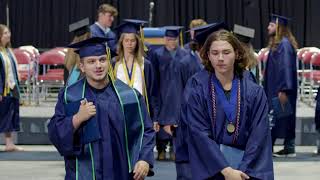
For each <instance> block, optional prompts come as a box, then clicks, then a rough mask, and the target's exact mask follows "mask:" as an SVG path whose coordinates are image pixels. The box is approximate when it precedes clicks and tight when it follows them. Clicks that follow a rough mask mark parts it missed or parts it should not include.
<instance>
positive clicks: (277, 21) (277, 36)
mask: <svg viewBox="0 0 320 180" xmlns="http://www.w3.org/2000/svg"><path fill="white" fill-rule="evenodd" d="M279 31H280V29H279V18H277V19H276V39H278V38H279Z"/></svg>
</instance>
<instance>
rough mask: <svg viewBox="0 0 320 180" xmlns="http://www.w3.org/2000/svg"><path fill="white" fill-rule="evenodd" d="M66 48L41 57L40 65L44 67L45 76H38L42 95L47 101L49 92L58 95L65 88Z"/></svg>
mask: <svg viewBox="0 0 320 180" xmlns="http://www.w3.org/2000/svg"><path fill="white" fill-rule="evenodd" d="M65 55H66V53H65V51H64V48H54V49H51V50H49V51H46V52H44V53H42V54H41V55H40V58H39V65H40V66H43V74H42V75H39V76H38V82H39V84H40V85H41V87H42V88H41V91H42V93H41V94H42V95H43V96H44V99H46V97H47V95H48V94H49V91H50V92H52V93H53V94H57V92H58V91H57V90H59V89H60V88H61V87H63V86H64V78H63V72H64V69H63V65H64V58H65Z"/></svg>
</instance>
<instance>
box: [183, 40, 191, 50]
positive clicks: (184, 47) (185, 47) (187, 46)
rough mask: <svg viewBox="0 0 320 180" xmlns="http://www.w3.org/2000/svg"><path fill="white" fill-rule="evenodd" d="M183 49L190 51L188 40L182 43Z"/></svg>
mask: <svg viewBox="0 0 320 180" xmlns="http://www.w3.org/2000/svg"><path fill="white" fill-rule="evenodd" d="M183 49H184V50H186V51H188V52H190V51H191V47H190V42H188V43H186V44H184V45H183Z"/></svg>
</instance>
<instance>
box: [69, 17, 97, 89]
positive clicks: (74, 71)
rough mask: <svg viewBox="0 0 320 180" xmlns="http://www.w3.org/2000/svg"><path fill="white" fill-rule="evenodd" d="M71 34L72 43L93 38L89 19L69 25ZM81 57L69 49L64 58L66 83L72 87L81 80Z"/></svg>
mask: <svg viewBox="0 0 320 180" xmlns="http://www.w3.org/2000/svg"><path fill="white" fill-rule="evenodd" d="M69 32H72V33H73V34H74V37H73V40H72V43H76V42H80V41H83V40H85V39H88V38H90V37H91V33H90V29H89V18H85V19H82V20H80V21H77V22H75V23H72V24H70V25H69ZM79 63H80V57H79V54H77V53H75V52H74V49H71V48H69V49H68V51H67V54H66V57H65V58H64V66H65V67H64V82H65V85H71V84H73V83H75V82H76V81H77V80H79V79H80V78H81V73H80V69H79Z"/></svg>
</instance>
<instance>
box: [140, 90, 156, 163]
mask: <svg viewBox="0 0 320 180" xmlns="http://www.w3.org/2000/svg"><path fill="white" fill-rule="evenodd" d="M139 102H140V107H141V112H142V118H143V122H144V134H143V141H142V146H141V150H140V153H139V160H143V161H146V162H147V163H148V164H149V165H150V168H152V167H153V164H154V156H153V147H154V146H155V140H154V135H155V132H154V130H153V124H152V120H151V119H150V117H149V114H148V111H147V107H146V104H145V100H144V98H143V96H142V95H139Z"/></svg>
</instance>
